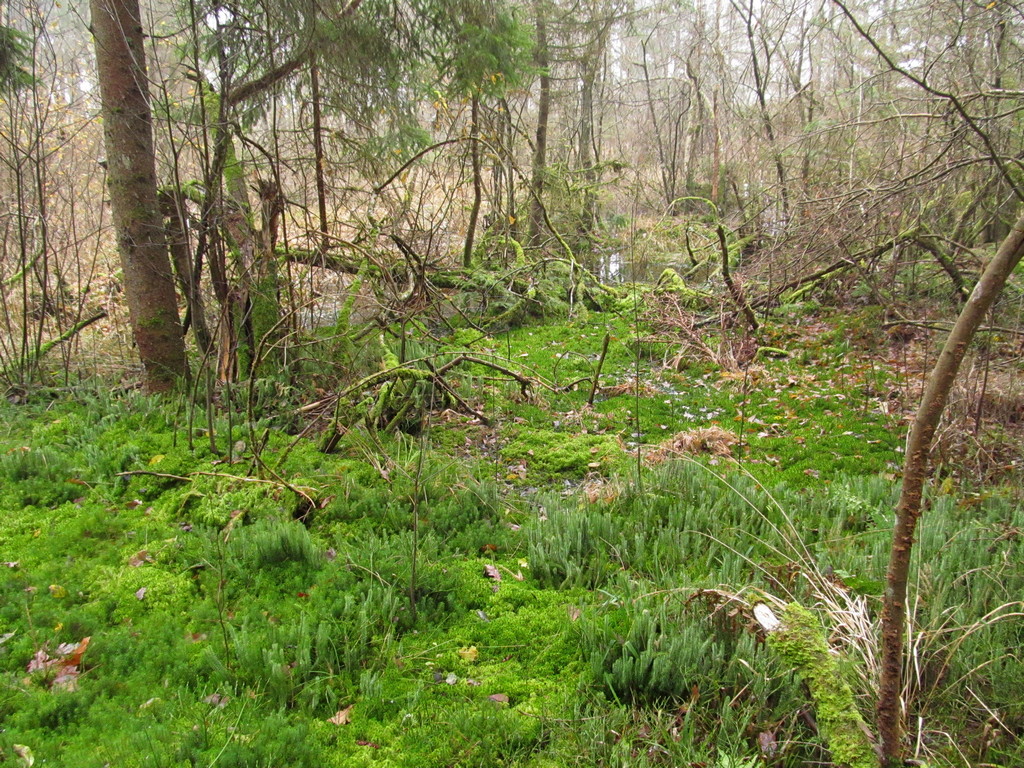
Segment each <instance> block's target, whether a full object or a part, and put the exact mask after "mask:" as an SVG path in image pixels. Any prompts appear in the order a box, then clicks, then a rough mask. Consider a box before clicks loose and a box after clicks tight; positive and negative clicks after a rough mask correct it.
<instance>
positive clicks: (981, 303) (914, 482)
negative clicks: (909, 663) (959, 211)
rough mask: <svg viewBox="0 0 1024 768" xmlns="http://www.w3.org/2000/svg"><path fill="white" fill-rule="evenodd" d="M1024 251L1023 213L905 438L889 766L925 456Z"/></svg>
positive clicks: (898, 717) (896, 748) (890, 652)
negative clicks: (958, 379) (965, 365)
mask: <svg viewBox="0 0 1024 768" xmlns="http://www.w3.org/2000/svg"><path fill="white" fill-rule="evenodd" d="M1021 256H1024V215H1022V216H1021V217H1020V218H1019V219H1018V220H1017V222H1016V224H1014V226H1013V229H1012V230H1011V231H1010V234H1009V236H1008V237H1007V238H1006V239H1005V240H1003V242H1002V245H1000V246H999V250H998V251H997V252H996V255H995V258H993V259H992V261H991V262H990V263H989V265H988V266H987V267H986V268H985V271H984V272H983V273H982V275H981V278H980V279H979V280H978V283H977V285H975V287H974V291H973V292H972V293H971V297H970V299H968V300H967V303H966V304H965V305H964V308H963V310H961V312H960V316H959V317H958V318H957V321H956V324H955V325H954V326H953V330H952V331H950V333H949V337H948V338H947V339H946V343H945V345H944V346H943V348H942V351H941V352H940V353H939V358H938V360H936V362H935V367H934V368H933V369H932V372H931V374H930V375H929V377H928V383H927V385H926V387H925V391H924V396H923V397H922V398H921V405H920V406H919V407H918V409H917V415H916V416H915V417H914V423H913V425H912V426H911V429H910V437H909V439H908V441H907V453H906V456H907V458H906V464H905V465H904V468H903V487H902V489H901V491H900V498H899V502H898V503H897V505H896V526H895V528H894V529H893V535H892V548H891V550H890V553H889V567H888V570H887V571H886V576H885V581H886V586H885V597H884V599H883V603H882V676H881V681H880V683H879V690H878V706H877V714H878V731H879V734H880V735H881V737H882V750H883V754H884V757H885V760H886V763H887V764H888V765H890V766H896V765H902V757H903V753H904V748H905V744H904V737H905V734H906V723H905V717H906V712H905V711H904V707H903V703H904V702H903V700H902V691H903V643H904V637H905V635H906V621H907V581H908V577H909V573H910V558H911V552H912V550H913V546H914V532H915V530H916V528H917V521H918V519H919V518H920V516H921V499H922V495H923V493H924V484H925V481H926V479H927V474H928V456H929V452H930V450H931V445H932V439H933V438H934V436H935V430H936V428H937V427H938V424H939V420H940V418H941V417H942V412H943V410H944V409H945V407H946V402H947V400H948V399H949V393H950V390H951V389H952V387H953V384H954V382H955V381H956V376H957V372H958V371H959V369H960V364H961V363H962V362H963V359H964V355H966V354H967V347H968V345H969V344H970V343H971V340H972V339H973V337H974V333H975V331H977V329H978V327H979V326H980V325H981V323H982V321H983V320H984V319H985V315H986V314H987V313H988V311H989V309H991V307H992V305H993V303H994V302H995V300H996V298H998V296H999V294H1000V292H1001V291H1002V289H1003V286H1004V285H1005V284H1006V280H1007V278H1008V277H1009V276H1010V273H1011V272H1013V269H1014V267H1015V266H1017V264H1018V262H1019V261H1020V260H1021Z"/></svg>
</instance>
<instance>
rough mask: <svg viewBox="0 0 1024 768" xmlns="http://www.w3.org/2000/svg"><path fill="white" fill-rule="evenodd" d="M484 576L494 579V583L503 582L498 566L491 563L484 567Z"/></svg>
mask: <svg viewBox="0 0 1024 768" xmlns="http://www.w3.org/2000/svg"><path fill="white" fill-rule="evenodd" d="M484 576H486V577H487V578H488V579H494V581H501V572H500V571H499V570H498V568H497V566H495V565H491V564H490V563H488V564H487V565H485V566H484Z"/></svg>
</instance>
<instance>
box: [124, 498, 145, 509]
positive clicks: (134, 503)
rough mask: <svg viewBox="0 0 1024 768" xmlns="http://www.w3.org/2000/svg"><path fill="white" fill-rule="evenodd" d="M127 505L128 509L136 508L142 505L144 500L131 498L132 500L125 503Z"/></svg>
mask: <svg viewBox="0 0 1024 768" xmlns="http://www.w3.org/2000/svg"><path fill="white" fill-rule="evenodd" d="M125 506H126V507H127V508H128V509H135V508H136V507H140V506H142V502H141V501H139V499H132V500H131V501H129V502H128V503H127V504H125Z"/></svg>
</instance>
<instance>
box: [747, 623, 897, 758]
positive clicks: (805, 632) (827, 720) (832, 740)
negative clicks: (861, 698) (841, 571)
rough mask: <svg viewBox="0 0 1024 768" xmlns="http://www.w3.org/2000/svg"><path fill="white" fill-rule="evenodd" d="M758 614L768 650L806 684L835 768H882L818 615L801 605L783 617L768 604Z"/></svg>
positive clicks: (819, 727)
mask: <svg viewBox="0 0 1024 768" xmlns="http://www.w3.org/2000/svg"><path fill="white" fill-rule="evenodd" d="M755 615H756V616H757V618H758V621H759V622H760V623H761V626H762V627H764V629H765V630H766V631H767V632H768V644H769V646H770V647H771V648H773V649H774V650H775V651H776V653H778V654H779V656H781V657H782V659H783V660H784V661H785V662H786V663H788V664H792V665H793V667H794V668H795V669H796V672H797V673H798V674H799V675H800V677H802V678H803V680H804V682H806V683H807V688H808V689H809V690H810V693H811V698H812V699H813V700H814V706H815V709H816V710H817V721H818V733H819V734H820V735H821V737H822V738H823V739H824V740H825V743H826V744H827V745H828V748H829V751H830V752H831V753H832V760H833V762H834V763H835V765H837V766H840V767H841V768H879V766H880V764H881V763H880V760H879V756H878V753H877V752H876V751H875V748H874V745H872V743H871V738H870V732H869V731H868V728H867V725H866V724H865V723H864V719H863V718H862V717H861V715H860V712H859V711H858V710H857V703H856V701H854V698H853V691H852V690H851V689H850V686H849V684H848V683H847V682H846V679H845V678H844V676H843V673H842V670H841V669H840V667H839V660H838V658H837V657H836V656H835V655H833V654H832V652H831V651H830V650H829V647H828V641H827V640H826V639H825V634H824V633H823V632H822V629H821V627H820V626H819V624H818V621H817V619H816V618H815V617H814V614H813V613H811V612H810V611H809V610H807V609H806V608H804V607H803V606H801V605H799V604H797V603H789V604H788V605H787V606H786V607H785V608H783V610H782V616H781V618H780V619H779V618H776V617H775V615H774V614H773V613H772V612H771V611H770V610H768V609H767V607H766V606H764V605H763V604H762V605H758V606H757V607H756V609H755Z"/></svg>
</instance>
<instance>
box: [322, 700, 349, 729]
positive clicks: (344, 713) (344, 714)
mask: <svg viewBox="0 0 1024 768" xmlns="http://www.w3.org/2000/svg"><path fill="white" fill-rule="evenodd" d="M353 706H355V705H354V704H349V705H348V706H347V707H345V708H344V709H339V710H338V711H337V712H336V713H335V714H334V717H329V718H327V722H328V723H333V724H334V725H348V724H349V723H351V722H352V707H353Z"/></svg>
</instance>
